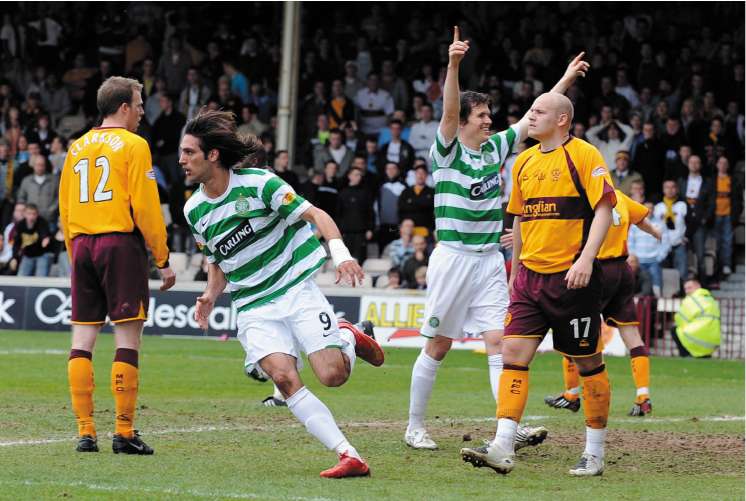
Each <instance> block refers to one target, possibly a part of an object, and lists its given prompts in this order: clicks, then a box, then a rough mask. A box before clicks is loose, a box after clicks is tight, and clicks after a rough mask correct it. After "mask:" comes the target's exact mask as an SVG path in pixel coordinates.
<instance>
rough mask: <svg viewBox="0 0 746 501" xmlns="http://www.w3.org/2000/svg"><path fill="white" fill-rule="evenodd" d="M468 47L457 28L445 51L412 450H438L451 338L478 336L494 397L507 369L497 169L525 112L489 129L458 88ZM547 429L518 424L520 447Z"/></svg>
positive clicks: (579, 63) (486, 107) (575, 68)
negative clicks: (433, 402) (441, 374)
mask: <svg viewBox="0 0 746 501" xmlns="http://www.w3.org/2000/svg"><path fill="white" fill-rule="evenodd" d="M468 50H469V42H468V41H466V40H464V41H462V40H460V38H459V30H458V27H454V34H453V43H452V44H451V45H450V47H449V48H448V56H449V59H448V72H447V74H446V81H445V89H444V96H443V117H442V118H441V120H440V126H439V127H438V132H437V135H436V139H435V144H434V145H433V146H432V148H431V150H430V153H431V156H432V158H433V179H434V180H435V233H436V236H437V240H438V242H439V243H438V246H437V247H436V248H435V250H434V251H433V254H432V256H431V257H430V263H429V266H428V269H427V300H426V306H425V316H424V322H423V325H422V328H421V329H420V333H421V334H422V335H423V336H425V337H426V338H427V341H426V343H425V348H424V349H423V350H422V352H421V353H420V355H419V356H418V357H417V360H416V361H415V364H414V367H413V368H412V382H411V388H410V402H409V424H408V426H407V431H406V433H405V436H404V440H405V442H406V443H407V445H409V446H410V447H413V448H415V449H436V448H437V445H436V443H435V442H434V441H433V440H432V438H431V437H430V436H429V434H428V432H427V430H426V428H425V414H426V410H427V404H428V402H429V400H430V395H431V393H432V389H433V383H434V382H435V375H436V372H437V370H438V367H439V366H440V364H441V362H442V360H443V358H444V357H445V356H446V354H447V353H448V351H449V350H450V348H451V344H452V343H453V340H454V339H460V338H461V337H463V335H464V334H465V333H471V334H481V335H482V336H483V337H484V341H485V345H486V349H487V361H488V367H489V377H490V384H491V387H492V395H493V397H495V398H496V397H497V385H498V381H499V380H500V374H501V372H502V355H501V342H502V336H503V322H504V318H505V313H506V310H507V307H508V286H507V282H506V275H505V262H504V260H503V257H502V254H501V253H500V243H499V242H500V233H501V231H502V228H503V213H502V207H501V204H500V197H501V194H502V193H501V191H502V186H501V184H500V169H501V167H502V165H503V163H504V162H505V160H506V159H507V158H508V157H509V156H510V155H511V154H512V153H513V149H514V147H515V145H517V144H518V143H520V142H521V141H523V140H524V139H525V138H526V137H527V134H528V119H527V117H524V118H523V119H521V120H520V121H519V122H518V123H516V124H515V125H513V126H511V127H510V128H508V129H507V130H504V131H502V132H498V133H497V134H491V131H490V126H491V125H492V120H491V119H490V98H489V96H488V95H486V94H481V93H479V92H473V91H465V92H459V83H458V78H459V65H460V64H461V60H462V59H463V58H464V56H465V55H466V53H467V52H468ZM582 57H583V54H580V55H578V56H577V57H576V58H575V59H573V61H572V62H571V63H570V65H569V66H568V68H567V71H566V72H565V74H564V76H563V77H562V79H561V80H560V81H559V82H558V83H557V84H556V85H555V86H554V88H553V89H552V91H553V92H560V93H562V92H564V91H565V90H567V88H569V87H570V85H572V83H573V82H574V81H575V79H576V78H577V77H578V76H579V75H584V74H585V71H586V70H587V69H588V64H587V63H586V62H585V61H583V60H582ZM546 434H547V431H546V429H544V428H541V427H539V428H521V429H520V430H519V432H518V434H517V435H516V447H517V448H520V447H524V446H526V445H535V444H537V443H540V442H541V441H543V440H544V438H545V437H546Z"/></svg>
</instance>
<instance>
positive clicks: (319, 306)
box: [237, 280, 346, 377]
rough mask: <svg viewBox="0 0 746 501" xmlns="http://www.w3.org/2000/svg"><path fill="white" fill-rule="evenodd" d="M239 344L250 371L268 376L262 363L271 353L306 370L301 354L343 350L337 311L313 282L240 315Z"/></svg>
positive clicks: (309, 281)
mask: <svg viewBox="0 0 746 501" xmlns="http://www.w3.org/2000/svg"><path fill="white" fill-rule="evenodd" d="M237 323H238V340H239V341H240V342H241V345H242V346H243V349H244V351H246V359H245V362H244V366H245V368H246V370H247V371H251V370H253V369H256V370H257V371H258V372H259V373H260V374H262V375H264V376H265V377H266V376H267V375H266V373H264V371H262V369H261V367H260V366H259V361H260V360H261V359H263V358H264V357H266V356H267V355H270V354H272V353H285V354H287V355H290V356H293V357H295V358H296V360H297V361H298V362H297V367H298V370H300V369H301V368H302V367H303V362H302V359H301V356H300V355H301V353H305V354H307V355H310V354H311V353H313V352H316V351H319V350H323V349H324V348H342V347H343V346H344V345H345V344H346V343H345V341H343V340H342V338H341V337H340V334H339V325H338V324H337V317H336V316H335V315H334V308H332V305H331V304H329V301H327V299H326V296H324V294H323V293H322V292H321V290H320V289H319V288H318V286H317V285H316V283H315V282H314V281H313V280H305V281H304V282H303V283H301V284H298V285H296V286H295V287H292V288H291V289H290V290H288V291H287V292H286V293H285V294H283V295H282V296H280V297H278V298H277V299H275V300H273V301H270V302H269V303H267V304H263V305H261V306H258V307H256V308H252V309H250V310H248V311H243V312H240V313H239V314H238V321H237Z"/></svg>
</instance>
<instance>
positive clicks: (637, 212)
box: [598, 190, 650, 259]
mask: <svg viewBox="0 0 746 501" xmlns="http://www.w3.org/2000/svg"><path fill="white" fill-rule="evenodd" d="M614 193H615V194H616V205H615V206H614V209H613V210H612V211H611V226H610V227H609V232H608V233H607V234H606V239H605V240H604V243H603V244H601V249H599V251H598V259H613V258H617V257H627V255H628V252H627V239H628V237H629V227H630V226H632V225H633V224H638V223H640V222H641V221H642V220H643V219H645V218H646V217H647V216H648V212H650V211H648V208H647V207H645V206H644V205H642V204H639V203H637V202H635V201H634V200H632V199H631V198H629V197H628V196H627V195H625V194H624V193H622V192H621V191H619V190H614Z"/></svg>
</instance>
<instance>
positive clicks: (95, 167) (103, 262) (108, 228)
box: [59, 77, 175, 454]
mask: <svg viewBox="0 0 746 501" xmlns="http://www.w3.org/2000/svg"><path fill="white" fill-rule="evenodd" d="M141 92H142V85H141V84H140V83H139V82H137V81H136V80H132V79H129V78H123V77H111V78H109V79H107V80H106V81H105V82H104V83H103V84H102V85H101V87H100V88H99V89H98V94H97V105H98V109H99V112H100V113H101V116H103V117H104V119H103V123H102V124H101V126H100V127H96V128H94V129H92V130H90V131H89V132H87V133H86V134H85V135H83V136H82V137H81V138H79V139H78V140H76V141H75V142H74V143H73V144H72V145H71V147H70V149H69V151H68V154H67V158H66V159H65V164H64V166H63V168H62V175H61V178H60V194H59V200H60V221H61V224H62V230H63V233H64V236H65V243H66V244H67V250H68V253H69V255H70V258H71V259H70V261H71V268H72V279H71V280H72V284H71V289H72V324H73V339H72V349H71V350H70V359H69V361H68V378H69V382H70V394H71V397H72V407H73V411H74V412H75V415H76V418H77V421H78V433H79V442H78V446H77V450H78V451H79V452H96V451H98V444H97V439H96V427H95V424H94V421H93V365H92V362H91V361H92V358H93V347H94V345H95V343H96V337H97V335H98V333H99V331H100V330H101V327H102V326H103V324H104V323H105V321H106V317H107V316H108V317H109V319H110V320H111V321H112V322H113V323H114V340H115V344H116V353H115V355H114V363H113V364H112V370H111V389H112V393H113V395H114V401H115V409H116V425H115V433H114V440H113V443H112V448H113V451H114V452H115V453H125V454H152V453H153V449H151V448H150V447H148V446H147V445H146V444H145V443H144V442H143V441H142V440H140V438H139V436H138V435H137V434H136V433H135V431H134V429H133V422H134V417H135V404H136V401H137V387H138V380H139V373H138V358H139V349H140V336H141V334H142V327H143V321H144V320H145V319H146V313H145V312H146V309H147V305H148V256H147V251H146V249H145V246H146V245H147V247H148V248H149V249H150V251H151V252H152V253H153V257H154V258H155V263H156V266H157V267H158V268H159V270H160V274H161V277H162V279H163V286H162V287H161V290H166V289H168V288H170V287H172V286H173V284H174V282H175V277H174V273H173V271H172V270H171V268H170V267H169V264H168V247H167V246H166V228H165V225H164V222H163V215H162V214H161V207H160V201H159V199H158V190H157V187H156V182H155V174H154V172H153V168H152V165H151V159H150V150H149V148H148V144H147V142H146V141H145V140H144V139H142V138H141V137H139V136H137V135H136V134H134V131H135V130H136V129H137V127H138V125H139V123H140V119H141V117H142V115H143V113H144V112H143V105H142V96H141Z"/></svg>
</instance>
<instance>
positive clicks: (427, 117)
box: [409, 103, 438, 159]
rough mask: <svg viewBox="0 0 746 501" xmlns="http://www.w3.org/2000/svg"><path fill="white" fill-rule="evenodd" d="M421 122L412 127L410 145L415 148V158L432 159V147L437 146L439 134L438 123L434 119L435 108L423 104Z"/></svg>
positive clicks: (428, 104)
mask: <svg viewBox="0 0 746 501" xmlns="http://www.w3.org/2000/svg"><path fill="white" fill-rule="evenodd" d="M420 117H421V119H420V121H419V122H417V123H415V124H414V125H413V126H412V130H411V132H410V133H409V144H411V145H412V148H414V155H415V157H422V158H425V159H429V158H430V147H431V146H432V145H433V144H435V135H436V134H437V132H438V121H437V120H435V119H434V117H433V107H432V105H431V104H430V103H423V104H422V106H421V107H420Z"/></svg>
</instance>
